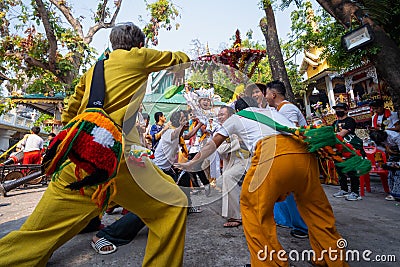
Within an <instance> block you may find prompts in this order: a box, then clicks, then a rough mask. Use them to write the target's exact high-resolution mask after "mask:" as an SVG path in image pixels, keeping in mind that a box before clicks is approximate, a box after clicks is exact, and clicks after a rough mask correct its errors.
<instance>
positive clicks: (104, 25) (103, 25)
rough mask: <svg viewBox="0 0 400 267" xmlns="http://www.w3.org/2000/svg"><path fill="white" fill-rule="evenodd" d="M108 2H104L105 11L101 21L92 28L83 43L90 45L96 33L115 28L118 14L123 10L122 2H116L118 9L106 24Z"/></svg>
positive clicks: (120, 0) (119, 0)
mask: <svg viewBox="0 0 400 267" xmlns="http://www.w3.org/2000/svg"><path fill="white" fill-rule="evenodd" d="M107 2H108V1H107V0H104V2H103V11H102V13H101V14H102V15H101V20H100V21H99V22H98V23H96V24H95V25H94V26H92V27H90V29H89V31H88V33H87V35H86V36H85V37H84V38H83V41H84V42H85V43H86V44H89V43H90V42H92V40H93V35H94V34H95V33H96V32H98V31H99V30H100V29H103V28H104V29H108V28H111V27H114V25H115V20H116V19H117V16H118V13H119V11H120V9H121V4H122V0H118V1H117V2H115V6H116V7H117V8H116V9H115V11H114V14H113V15H112V17H111V20H110V22H105V19H106V18H105V14H104V9H105V7H106V5H107Z"/></svg>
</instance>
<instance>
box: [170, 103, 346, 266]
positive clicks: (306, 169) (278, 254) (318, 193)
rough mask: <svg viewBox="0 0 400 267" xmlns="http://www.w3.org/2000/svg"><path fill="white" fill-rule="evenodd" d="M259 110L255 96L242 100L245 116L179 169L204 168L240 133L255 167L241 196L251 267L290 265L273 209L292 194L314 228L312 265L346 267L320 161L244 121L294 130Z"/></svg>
mask: <svg viewBox="0 0 400 267" xmlns="http://www.w3.org/2000/svg"><path fill="white" fill-rule="evenodd" d="M257 106H258V104H257V102H256V100H254V99H253V98H251V97H243V98H240V99H238V100H237V101H236V104H235V109H236V110H237V111H241V110H243V111H245V112H244V113H243V111H242V113H241V112H239V113H237V114H234V115H232V116H231V117H230V118H229V119H227V120H226V121H225V122H224V123H223V124H222V127H221V128H220V129H219V130H218V131H217V133H216V135H214V137H213V139H212V140H211V141H209V142H208V143H207V144H206V145H205V146H204V147H203V148H202V149H201V150H200V152H199V153H198V154H197V155H196V157H194V159H192V160H191V161H189V162H187V163H179V164H176V166H177V167H179V168H182V169H186V170H189V171H191V170H196V169H198V168H201V162H202V161H203V160H204V159H205V158H207V157H208V155H210V154H211V153H212V152H213V151H215V149H216V148H217V147H218V146H220V145H221V144H222V142H223V141H224V140H225V139H227V138H228V137H229V136H231V135H233V134H236V135H237V136H238V137H239V138H240V139H241V140H242V142H243V143H244V144H245V145H246V147H247V148H248V149H249V151H251V152H252V159H251V166H250V167H249V170H248V171H247V174H246V176H245V178H244V181H243V185H242V192H241V196H240V208H241V212H242V221H243V229H244V233H245V235H246V241H247V245H248V247H249V250H250V258H251V266H252V267H258V266H289V257H288V254H287V253H286V252H285V251H284V250H283V247H282V246H281V244H280V243H279V240H278V237H277V235H276V225H275V221H274V214H273V210H274V204H275V202H277V201H282V200H284V199H285V198H286V197H287V195H288V194H289V193H290V192H293V194H294V197H295V199H296V202H297V205H298V208H299V211H300V214H301V215H302V217H303V218H304V221H305V223H306V224H307V226H308V229H309V236H310V243H311V247H312V249H313V250H314V252H315V258H314V259H312V261H313V263H315V264H316V265H318V266H338V267H339V266H347V263H346V262H345V261H344V257H340V255H345V251H344V250H343V249H341V248H340V246H338V244H337V242H338V240H341V237H340V235H339V233H338V232H337V231H336V227H335V218H334V216H333V211H332V208H331V206H330V204H329V201H328V199H327V197H326V195H325V192H324V190H323V189H322V187H321V184H320V182H319V172H318V164H317V158H316V157H315V155H314V154H312V153H309V152H308V151H307V149H306V147H305V145H304V144H303V143H301V142H299V141H298V140H296V139H294V138H292V137H291V136H288V135H286V134H282V133H281V132H279V131H277V130H276V129H274V128H272V127H269V126H268V125H266V124H264V123H260V122H259V121H255V120H252V119H248V118H246V117H244V114H246V113H248V112H252V113H257V114H261V115H264V116H267V117H269V118H271V119H273V120H274V121H275V122H277V123H279V124H281V125H285V126H288V127H294V124H293V123H292V122H290V121H289V120H288V119H287V118H286V117H285V116H283V115H282V114H280V113H278V112H277V111H276V110H273V109H264V108H257ZM288 165H290V168H288ZM328 251H334V252H329V253H328ZM300 254H301V253H300ZM335 257H336V259H335Z"/></svg>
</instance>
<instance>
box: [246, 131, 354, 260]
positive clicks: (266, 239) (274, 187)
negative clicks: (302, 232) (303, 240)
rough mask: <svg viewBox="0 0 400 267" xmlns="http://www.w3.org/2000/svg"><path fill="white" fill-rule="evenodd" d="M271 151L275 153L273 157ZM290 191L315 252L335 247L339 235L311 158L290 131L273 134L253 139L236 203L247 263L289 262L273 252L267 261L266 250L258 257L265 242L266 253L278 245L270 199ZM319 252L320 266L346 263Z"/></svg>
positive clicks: (279, 198)
mask: <svg viewBox="0 0 400 267" xmlns="http://www.w3.org/2000/svg"><path fill="white" fill-rule="evenodd" d="M273 148H275V150H274V149H273ZM268 150H269V151H268ZM285 151H286V153H285ZM273 154H275V155H279V156H275V157H272V155H273ZM288 166H290V168H288ZM260 169H261V171H260ZM289 192H293V193H294V197H295V199H296V203H297V207H298V209H299V212H300V214H301V217H302V218H303V219H304V221H305V223H306V224H307V226H308V231H309V238H310V243H311V247H312V249H313V250H314V251H315V253H316V255H322V253H321V251H322V250H324V249H326V250H328V249H329V247H331V248H332V249H337V244H336V242H337V240H338V239H340V238H341V237H340V235H339V234H338V232H337V231H336V227H335V218H334V216H333V211H332V208H331V206H330V204H329V201H328V199H327V198H326V195H325V192H324V190H323V189H322V187H321V185H320V182H319V172H318V163H317V159H316V157H315V156H314V155H313V154H310V153H308V152H307V151H306V149H305V147H304V145H303V144H300V143H299V142H297V141H296V140H294V139H293V138H291V137H289V136H273V137H269V138H265V139H262V140H260V141H259V142H258V143H257V145H256V150H255V154H254V156H253V158H252V162H251V167H250V169H249V170H248V172H247V175H246V177H245V178H244V182H243V186H242V194H241V198H240V204H241V206H240V208H241V211H242V220H243V229H244V232H245V235H246V240H247V245H248V247H249V250H250V257H251V266H255V267H258V266H289V263H288V261H283V260H280V259H278V256H277V253H273V254H272V260H270V256H269V255H270V254H267V257H266V260H264V261H262V260H259V258H261V259H263V257H265V254H264V252H265V248H266V247H267V252H268V253H269V252H271V251H272V250H275V251H279V250H283V247H282V246H281V244H280V243H279V241H278V237H277V235H276V225H275V221H274V214H273V211H274V204H275V202H277V201H282V200H284V199H285V198H286V196H287V195H288V194H289ZM261 250H262V251H261ZM260 251H261V252H260ZM299 254H300V255H301V251H300V253H299ZM323 255H324V259H323V260H322V261H316V262H315V263H316V264H317V265H319V266H347V263H345V262H343V261H340V260H337V261H334V262H332V261H330V260H329V258H328V255H327V253H325V254H323ZM338 255H339V254H338ZM343 255H345V254H343ZM280 257H282V255H281V254H280Z"/></svg>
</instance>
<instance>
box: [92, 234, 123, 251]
mask: <svg viewBox="0 0 400 267" xmlns="http://www.w3.org/2000/svg"><path fill="white" fill-rule="evenodd" d="M90 244H91V245H92V248H93V249H94V250H95V251H96V252H97V253H99V254H101V255H107V254H111V253H114V252H115V251H117V247H116V246H115V245H114V244H113V243H111V242H110V241H108V240H107V239H105V238H104V237H102V238H100V239H99V240H97V241H96V242H93V240H92V242H91V243H90ZM107 246H110V247H112V250H107V251H106V250H101V249H102V248H104V247H107Z"/></svg>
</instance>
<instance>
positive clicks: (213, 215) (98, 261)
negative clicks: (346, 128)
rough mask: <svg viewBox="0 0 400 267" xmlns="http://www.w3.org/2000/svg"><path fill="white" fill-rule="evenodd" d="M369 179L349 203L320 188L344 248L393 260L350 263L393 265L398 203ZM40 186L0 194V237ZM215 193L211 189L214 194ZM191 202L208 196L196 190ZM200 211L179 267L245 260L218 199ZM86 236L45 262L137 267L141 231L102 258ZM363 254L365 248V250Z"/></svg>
mask: <svg viewBox="0 0 400 267" xmlns="http://www.w3.org/2000/svg"><path fill="white" fill-rule="evenodd" d="M376 179H377V178H375V179H374V180H372V181H371V182H372V193H367V195H366V197H364V199H363V200H362V201H357V202H349V201H345V200H344V199H335V198H333V197H331V195H332V193H334V192H336V191H337V189H338V188H337V187H335V186H325V185H324V189H325V192H326V193H327V195H328V198H329V200H330V202H331V205H332V207H333V209H334V212H335V216H336V220H337V228H338V230H339V232H340V233H341V234H342V235H343V238H345V239H346V241H347V243H348V248H349V249H350V250H359V253H360V258H362V253H363V252H364V251H366V250H371V251H372V254H371V255H369V257H370V258H371V259H375V256H380V257H381V258H383V257H386V258H389V257H390V255H394V256H395V257H396V260H397V263H394V262H384V263H382V262H377V261H373V262H365V261H361V262H357V261H352V262H350V265H351V266H360V267H364V266H398V262H400V249H399V248H400V245H399V244H400V236H399V234H398V230H399V229H400V220H399V219H400V206H399V204H400V203H399V202H393V201H392V202H389V201H385V200H384V196H385V194H384V192H383V190H382V186H381V185H380V182H379V180H376ZM44 190H45V188H43V187H36V188H35V187H30V188H29V189H18V190H14V191H11V192H10V193H9V196H8V197H5V198H4V197H0V237H1V236H4V235H5V234H7V233H8V232H9V231H11V230H13V229H17V228H18V227H19V226H20V225H21V224H22V223H23V221H24V220H25V219H26V216H27V215H29V214H30V213H31V212H32V210H33V208H34V207H35V205H36V203H37V201H38V199H39V198H40V196H41V195H42V194H43V191H44ZM217 196H218V193H217V192H216V191H214V192H213V197H214V198H217ZM195 198H196V200H197V201H199V202H201V201H205V200H207V201H208V200H209V198H205V197H204V196H203V195H202V194H201V195H199V196H196V197H195ZM203 210H204V211H203V212H202V213H199V214H191V215H189V217H188V227H187V235H186V245H185V256H184V266H190V267H196V266H199V267H200V266H224V267H228V266H242V265H243V264H245V263H248V262H249V255H248V251H247V246H246V242H245V238H244V235H243V229H242V227H238V228H231V229H224V228H223V227H222V224H223V223H224V219H223V218H222V217H221V216H220V212H221V211H220V210H221V202H220V201H219V200H217V201H215V202H213V203H211V204H208V205H206V206H204V207H203ZM120 217H121V215H119V214H115V215H105V217H104V222H105V223H106V224H110V223H112V222H113V221H114V220H116V219H118V218H120ZM278 234H279V236H280V241H281V243H282V245H283V246H284V248H285V249H286V250H287V251H290V250H294V249H297V250H298V251H302V250H306V249H310V246H309V243H308V240H299V239H295V238H292V237H291V236H290V234H289V231H288V229H283V228H278ZM91 237H92V234H83V235H78V236H76V237H75V238H73V239H72V240H71V241H69V242H68V243H66V244H65V245H64V246H62V247H61V248H60V249H58V250H57V251H56V252H55V253H54V255H53V256H52V258H51V259H50V261H49V263H48V266H57V267H59V266H60V267H64V266H65V267H67V266H68V267H69V266H84V267H89V266H141V261H142V258H143V254H144V251H145V246H146V237H147V230H146V229H144V230H142V231H141V232H140V233H139V235H138V237H137V238H136V239H135V240H134V241H133V242H132V243H130V244H128V245H126V246H122V247H120V248H119V249H118V251H117V252H116V253H114V254H111V255H107V256H102V255H99V254H97V253H95V252H94V251H93V249H92V248H91V247H90V245H89V242H90V239H91ZM365 253H367V252H365ZM291 266H310V264H308V263H307V262H304V261H300V262H296V261H293V262H291Z"/></svg>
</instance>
